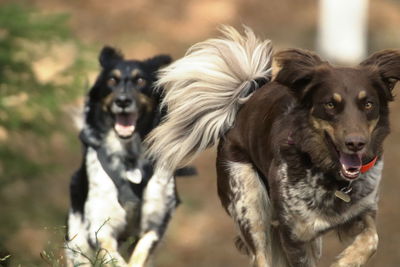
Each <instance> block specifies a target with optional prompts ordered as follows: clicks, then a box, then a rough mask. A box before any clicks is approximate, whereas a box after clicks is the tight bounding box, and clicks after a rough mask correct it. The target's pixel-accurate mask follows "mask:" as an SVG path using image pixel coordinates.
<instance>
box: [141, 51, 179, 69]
mask: <svg viewBox="0 0 400 267" xmlns="http://www.w3.org/2000/svg"><path fill="white" fill-rule="evenodd" d="M171 62H172V58H171V57H170V56H169V55H157V56H154V57H152V58H149V59H147V60H146V61H145V63H146V64H147V66H148V67H149V68H150V69H151V71H157V70H158V69H159V68H161V67H163V66H166V65H168V64H169V63H171Z"/></svg>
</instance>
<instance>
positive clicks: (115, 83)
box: [107, 77, 118, 87]
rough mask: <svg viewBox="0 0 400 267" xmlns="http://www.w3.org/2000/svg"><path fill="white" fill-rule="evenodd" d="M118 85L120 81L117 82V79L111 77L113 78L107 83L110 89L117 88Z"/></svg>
mask: <svg viewBox="0 0 400 267" xmlns="http://www.w3.org/2000/svg"><path fill="white" fill-rule="evenodd" d="M117 83H118V80H117V78H115V77H111V78H109V79H108V81H107V85H108V86H109V87H113V86H116V85H117Z"/></svg>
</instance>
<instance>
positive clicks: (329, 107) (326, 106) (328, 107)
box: [324, 101, 336, 110]
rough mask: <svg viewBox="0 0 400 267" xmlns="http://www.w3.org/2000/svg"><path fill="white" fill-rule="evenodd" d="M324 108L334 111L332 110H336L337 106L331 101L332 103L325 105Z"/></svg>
mask: <svg viewBox="0 0 400 267" xmlns="http://www.w3.org/2000/svg"><path fill="white" fill-rule="evenodd" d="M324 107H325V108H326V109H327V110H332V109H334V108H335V107H336V105H335V103H333V102H332V101H330V102H327V103H325V104H324Z"/></svg>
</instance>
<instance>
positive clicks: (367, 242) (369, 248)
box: [331, 213, 378, 267]
mask: <svg viewBox="0 0 400 267" xmlns="http://www.w3.org/2000/svg"><path fill="white" fill-rule="evenodd" d="M363 222H364V229H363V230H362V231H361V233H360V234H358V235H357V236H356V238H355V239H354V241H353V243H352V244H351V245H350V246H348V247H347V248H346V249H345V250H344V251H343V252H342V253H341V254H340V255H339V256H338V258H337V260H336V261H335V262H334V263H333V264H332V265H331V267H359V266H363V265H364V264H365V263H366V262H367V261H368V259H369V258H370V257H371V256H372V255H373V254H374V253H375V251H376V249H377V247H378V234H377V232H376V226H375V220H374V216H373V214H371V213H368V214H366V215H365V216H364V218H363Z"/></svg>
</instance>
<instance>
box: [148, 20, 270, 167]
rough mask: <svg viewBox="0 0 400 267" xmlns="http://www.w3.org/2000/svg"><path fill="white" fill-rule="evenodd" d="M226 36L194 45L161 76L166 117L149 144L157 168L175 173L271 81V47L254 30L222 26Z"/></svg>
mask: <svg viewBox="0 0 400 267" xmlns="http://www.w3.org/2000/svg"><path fill="white" fill-rule="evenodd" d="M221 32H222V33H223V35H224V37H223V38H221V39H209V40H207V41H204V42H201V43H198V44H195V45H194V46H192V47H191V48H190V49H189V50H188V52H187V53H186V55H185V56H184V57H183V58H181V59H179V60H177V61H176V62H175V63H173V64H171V65H170V66H168V67H166V68H164V69H163V70H161V72H160V79H159V81H158V85H159V86H160V87H163V88H164V89H165V92H166V94H165V98H164V100H163V103H162V104H163V106H164V107H166V108H167V110H168V113H167V116H166V119H165V120H164V122H163V123H162V124H161V125H160V126H158V127H157V128H155V129H154V130H153V131H152V132H151V134H150V135H149V137H148V138H147V142H148V144H149V150H148V153H149V155H150V156H151V157H152V158H153V159H155V160H156V161H157V167H160V168H166V169H168V170H174V169H176V168H177V167H178V166H179V165H180V164H187V163H188V162H189V161H190V160H192V159H193V158H194V157H195V156H196V155H197V154H198V153H199V152H201V151H203V150H204V149H206V148H207V147H209V146H210V145H213V144H215V143H216V142H217V141H218V139H219V138H220V137H221V136H222V135H223V134H224V133H225V132H226V131H227V130H228V129H229V128H230V127H232V125H233V123H234V120H235V116H236V113H237V111H238V109H239V107H240V106H241V105H242V104H243V103H244V102H245V101H246V100H247V99H248V98H249V97H250V95H251V92H252V90H253V89H254V88H255V87H256V86H258V85H257V82H256V81H255V80H256V79H267V80H269V79H270V77H271V53H272V45H271V42H270V41H269V40H265V41H261V40H259V39H258V38H257V37H256V36H255V35H254V33H253V31H252V30H251V29H250V28H247V27H245V35H241V34H240V33H239V32H237V31H236V30H235V29H234V28H232V27H228V26H224V27H222V29H221Z"/></svg>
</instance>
